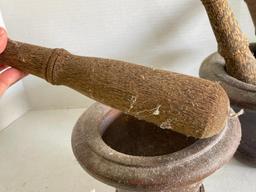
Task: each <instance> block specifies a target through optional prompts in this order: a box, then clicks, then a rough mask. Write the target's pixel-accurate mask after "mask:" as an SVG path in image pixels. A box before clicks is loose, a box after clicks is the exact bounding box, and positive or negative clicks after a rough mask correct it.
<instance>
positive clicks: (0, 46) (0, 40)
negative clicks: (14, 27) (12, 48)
mask: <svg viewBox="0 0 256 192" xmlns="http://www.w3.org/2000/svg"><path fill="white" fill-rule="evenodd" d="M7 41H8V37H7V33H6V30H5V29H4V28H2V27H0V53H2V52H3V51H4V49H5V47H6V45H7Z"/></svg>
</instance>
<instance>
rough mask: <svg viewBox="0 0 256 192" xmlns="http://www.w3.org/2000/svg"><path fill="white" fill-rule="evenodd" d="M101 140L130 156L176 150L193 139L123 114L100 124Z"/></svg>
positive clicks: (163, 153)
mask: <svg viewBox="0 0 256 192" xmlns="http://www.w3.org/2000/svg"><path fill="white" fill-rule="evenodd" d="M101 132H102V139H103V141H104V142H105V143H106V144H107V145H108V146H109V147H111V148H112V149H114V150H116V151H118V152H121V153H124V154H127V155H133V156H160V155H166V154H170V153H174V152H177V151H180V150H182V149H184V148H186V147H188V146H190V145H191V144H193V143H194V142H196V140H197V139H195V138H192V137H186V136H184V135H182V134H179V133H176V132H174V131H172V130H167V129H161V128H159V127H158V126H156V125H154V124H152V123H148V122H145V121H143V120H138V119H136V118H134V117H132V116H129V115H126V114H120V115H118V116H116V117H114V118H113V119H112V121H111V123H109V124H105V127H101Z"/></svg>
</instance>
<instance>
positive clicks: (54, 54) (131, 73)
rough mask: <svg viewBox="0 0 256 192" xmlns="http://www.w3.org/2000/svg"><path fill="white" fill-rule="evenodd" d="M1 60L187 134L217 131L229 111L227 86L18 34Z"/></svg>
mask: <svg viewBox="0 0 256 192" xmlns="http://www.w3.org/2000/svg"><path fill="white" fill-rule="evenodd" d="M0 63H5V64H7V65H10V66H13V67H15V68H18V69H20V70H22V71H24V72H26V73H30V74H33V75H36V76H38V77H41V78H43V79H46V80H47V81H48V82H50V83H52V84H54V85H65V86H68V87H70V88H72V89H75V90H77V91H78V92H80V93H82V94H84V95H86V96H88V97H90V98H92V99H94V100H96V101H98V102H101V103H103V104H106V105H109V106H111V107H113V108H116V109H119V110H121V111H123V112H125V113H127V114H130V115H132V116H135V117H137V118H138V119H143V120H145V121H148V122H152V123H154V124H156V125H158V126H160V127H162V128H166V129H172V130H174V131H177V132H179V133H182V134H185V135H187V136H193V137H196V138H206V137H211V136H213V135H215V134H217V133H219V132H220V131H221V130H222V129H223V128H224V126H225V123H226V120H227V116H228V111H229V100H228V97H227V95H226V93H225V91H224V90H223V89H222V87H221V86H220V85H219V84H218V83H214V82H211V81H208V80H203V79H199V78H196V77H190V76H186V75H182V74H177V73H172V72H168V71H163V70H158V69H153V68H149V67H145V66H141V65H136V64H131V63H127V62H123V61H117V60H111V59H102V58H95V57H81V56H76V55H72V54H70V53H69V52H67V51H65V50H64V49H49V48H44V47H40V46H35V45H31V44H27V43H21V42H17V41H12V40H9V42H8V45H7V49H6V50H5V52H4V53H3V54H1V55H0Z"/></svg>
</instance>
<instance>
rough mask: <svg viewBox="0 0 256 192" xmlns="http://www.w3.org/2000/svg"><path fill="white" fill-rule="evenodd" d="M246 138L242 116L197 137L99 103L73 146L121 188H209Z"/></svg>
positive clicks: (196, 191) (187, 191) (179, 191)
mask: <svg viewBox="0 0 256 192" xmlns="http://www.w3.org/2000/svg"><path fill="white" fill-rule="evenodd" d="M240 137H241V131H240V123H239V120H238V118H237V117H230V118H229V119H228V121H227V123H226V126H225V128H224V129H223V131H222V132H221V133H220V134H219V135H216V136H214V137H211V138H208V139H201V140H197V139H194V138H192V137H190V138H188V137H186V136H183V135H181V134H179V133H176V132H173V131H171V130H163V129H161V128H159V127H157V126H155V125H153V124H151V123H147V122H145V121H141V120H138V119H135V118H134V117H131V116H129V115H126V114H123V113H121V112H120V111H118V110H116V109H113V108H110V107H107V106H105V105H102V104H98V103H96V104H94V105H92V106H91V107H90V108H89V109H88V110H87V111H86V112H85V113H84V114H83V115H82V116H81V117H80V119H79V120H78V122H77V124H76V126H75V128H74V130H73V134H72V147H73V152H74V154H75V156H76V158H77V160H78V162H79V163H80V165H81V166H82V167H83V168H84V170H86V171H87V172H88V173H89V174H90V175H92V176H93V177H95V178H96V179H98V180H99V181H102V182H103V183H106V184H108V185H111V186H113V187H115V188H116V191H117V192H131V191H134V192H135V191H144V192H146V191H147V192H157V191H161V192H170V191H172V192H203V191H204V188H203V185H202V181H203V179H205V178H206V177H208V176H209V175H211V174H212V173H213V172H214V171H216V170H217V169H219V168H220V167H221V166H223V165H224V164H225V163H227V162H228V161H229V160H230V159H231V157H232V156H233V154H234V152H235V151H236V149H237V146H238V145H239V142H240Z"/></svg>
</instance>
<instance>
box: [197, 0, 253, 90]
mask: <svg viewBox="0 0 256 192" xmlns="http://www.w3.org/2000/svg"><path fill="white" fill-rule="evenodd" d="M201 1H202V3H203V4H204V6H205V9H206V11H207V14H208V16H209V20H210V22H211V25H212V28H213V31H214V34H215V37H216V40H217V42H218V51H219V53H220V54H221V55H222V56H223V57H224V59H225V61H226V70H227V73H228V74H229V75H231V76H233V77H234V78H236V79H238V80H241V81H243V82H245V83H249V84H253V85H256V60H255V57H254V55H253V54H252V53H251V51H250V49H249V42H248V39H247V38H246V36H245V35H244V34H243V33H242V31H241V29H240V27H239V25H238V22H237V20H236V19H235V17H234V14H233V12H232V10H231V8H230V6H229V4H228V1H227V0H201ZM247 2H249V1H247Z"/></svg>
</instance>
